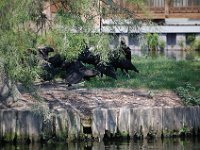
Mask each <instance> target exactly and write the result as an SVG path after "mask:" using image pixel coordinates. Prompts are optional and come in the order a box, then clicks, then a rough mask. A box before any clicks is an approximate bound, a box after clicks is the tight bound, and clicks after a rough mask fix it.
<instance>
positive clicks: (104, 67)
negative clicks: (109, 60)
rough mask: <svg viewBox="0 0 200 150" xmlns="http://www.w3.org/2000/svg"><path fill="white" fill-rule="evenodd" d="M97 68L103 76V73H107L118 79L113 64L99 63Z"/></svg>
mask: <svg viewBox="0 0 200 150" xmlns="http://www.w3.org/2000/svg"><path fill="white" fill-rule="evenodd" d="M96 69H97V70H98V71H99V72H100V74H101V77H103V75H106V76H108V77H111V78H113V79H115V80H117V76H116V73H115V70H114V68H113V66H112V65H110V64H104V63H99V64H97V66H96Z"/></svg>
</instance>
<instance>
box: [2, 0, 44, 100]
mask: <svg viewBox="0 0 200 150" xmlns="http://www.w3.org/2000/svg"><path fill="white" fill-rule="evenodd" d="M42 11H43V2H42V1H41V0H14V1H13V0H1V1H0V35H1V36H0V71H1V89H0V90H1V91H0V92H1V93H0V94H1V101H3V100H6V99H7V98H9V99H10V98H11V102H12V101H13V100H17V99H18V98H19V94H20V92H19V90H18V87H17V84H18V83H21V84H22V85H24V86H26V88H27V89H30V87H31V84H32V83H33V81H34V80H35V78H36V77H37V74H38V70H39V69H38V66H37V61H36V58H35V56H34V54H33V51H34V50H35V45H36V42H37V36H38V34H39V32H40V30H41V29H42V27H41V25H43V22H45V21H46V20H45V19H46V17H44V14H43V13H42Z"/></svg>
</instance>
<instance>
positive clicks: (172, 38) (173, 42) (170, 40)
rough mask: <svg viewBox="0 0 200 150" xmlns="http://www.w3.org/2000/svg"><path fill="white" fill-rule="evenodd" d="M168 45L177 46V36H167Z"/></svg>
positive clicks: (171, 34) (173, 34)
mask: <svg viewBox="0 0 200 150" xmlns="http://www.w3.org/2000/svg"><path fill="white" fill-rule="evenodd" d="M167 45H171V46H174V45H176V34H175V33H169V34H167Z"/></svg>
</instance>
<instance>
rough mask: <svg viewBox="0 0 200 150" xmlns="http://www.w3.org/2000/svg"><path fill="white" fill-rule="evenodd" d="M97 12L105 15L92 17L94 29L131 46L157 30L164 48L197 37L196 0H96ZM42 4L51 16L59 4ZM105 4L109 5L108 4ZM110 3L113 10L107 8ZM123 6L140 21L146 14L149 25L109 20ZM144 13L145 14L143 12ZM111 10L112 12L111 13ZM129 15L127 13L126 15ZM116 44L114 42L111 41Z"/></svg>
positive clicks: (199, 14) (199, 7) (199, 3)
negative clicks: (140, 0) (138, 2)
mask: <svg viewBox="0 0 200 150" xmlns="http://www.w3.org/2000/svg"><path fill="white" fill-rule="evenodd" d="M98 4H99V9H100V11H102V12H103V11H106V14H107V15H106V16H103V15H102V16H101V17H100V16H98V17H96V18H95V19H96V21H95V22H96V29H97V32H105V33H108V34H111V35H117V36H115V38H114V39H115V41H118V40H120V38H121V37H123V38H124V39H126V42H127V44H128V45H129V46H130V47H131V48H132V49H141V47H142V45H143V44H144V41H143V39H142V38H139V37H142V36H143V35H145V34H146V33H157V34H158V35H159V40H162V41H164V42H165V43H166V44H165V45H166V46H165V49H168V50H170V49H173V50H178V49H183V48H184V49H185V48H187V47H188V46H189V44H190V41H189V40H188V39H189V38H190V37H194V38H199V39H200V0H144V5H142V7H140V6H139V5H132V4H130V3H128V2H127V1H126V0H99V1H98ZM49 6H50V7H46V14H47V16H48V17H49V18H52V16H53V14H54V13H55V12H56V10H57V8H58V7H59V3H52V4H51V5H49ZM108 6H109V7H108ZM112 6H114V7H115V8H114V9H111V8H110V7H112ZM123 9H126V10H130V13H131V12H132V13H133V15H132V16H134V18H136V19H138V20H144V19H146V18H147V17H148V18H150V19H151V20H152V22H153V23H154V24H153V25H152V26H150V25H149V24H148V25H145V24H143V25H142V26H141V27H140V28H130V27H131V26H132V24H131V23H129V21H128V19H127V21H126V19H124V20H125V22H127V23H125V24H124V23H122V24H117V25H116V24H115V23H114V22H115V21H114V20H113V19H111V18H112V16H113V14H116V13H117V14H118V15H123V11H122V10H123ZM142 9H145V10H146V12H148V15H147V14H145V11H143V10H142ZM113 10H114V12H113ZM129 17H130V16H129ZM112 44H113V46H114V45H116V44H117V42H113V43H111V45H112Z"/></svg>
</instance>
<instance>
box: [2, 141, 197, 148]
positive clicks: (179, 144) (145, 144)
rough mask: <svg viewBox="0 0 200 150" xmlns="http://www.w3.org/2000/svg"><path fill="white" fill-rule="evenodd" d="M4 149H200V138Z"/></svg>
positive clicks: (26, 146)
mask: <svg viewBox="0 0 200 150" xmlns="http://www.w3.org/2000/svg"><path fill="white" fill-rule="evenodd" d="M0 149H2V150H18V149H19V150H23V149H27V150H28V149H30V150H140V149H142V150H149V149H157V150H183V149H184V150H199V149H200V139H199V140H198V139H197V138H190V139H180V138H168V139H164V140H161V139H154V140H137V141H133V140H129V141H106V142H105V141H104V142H78V143H76V142H74V143H73V142H70V143H66V144H33V145H32V144H30V145H12V144H1V143H0Z"/></svg>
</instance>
